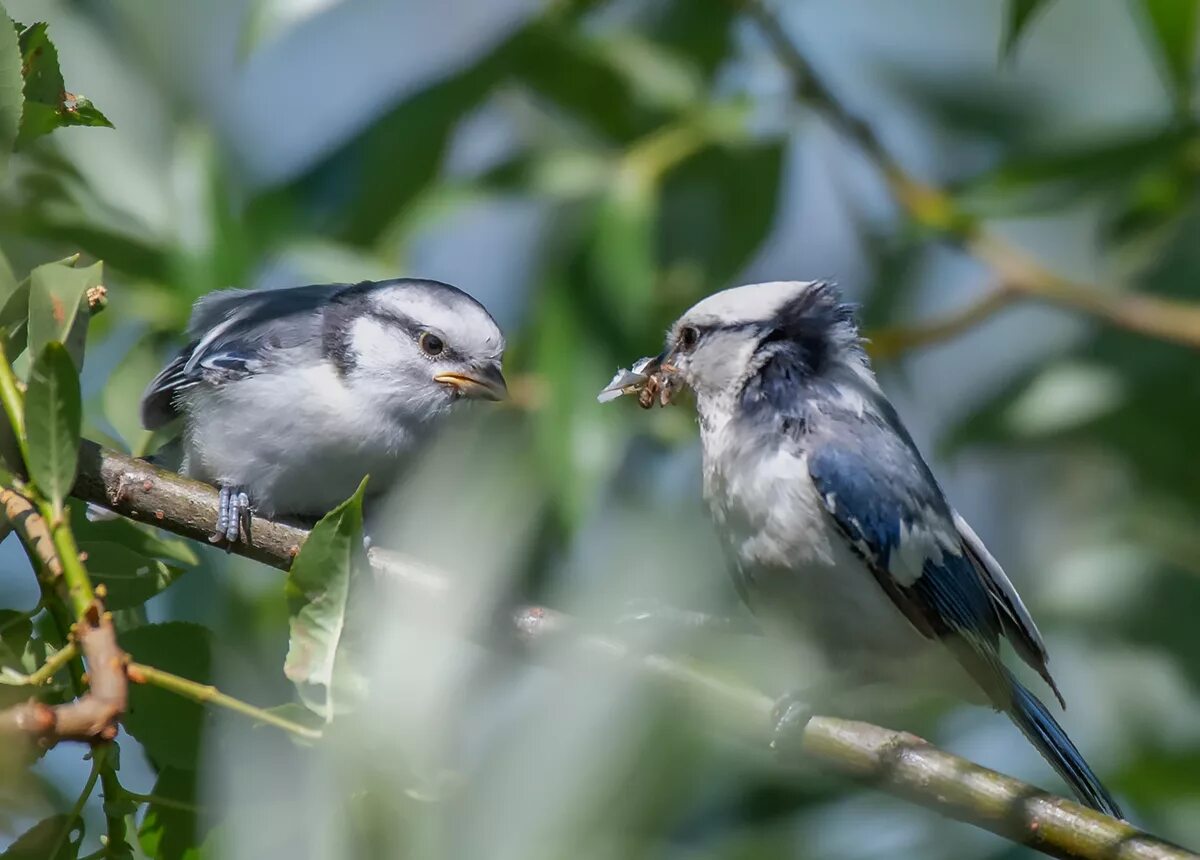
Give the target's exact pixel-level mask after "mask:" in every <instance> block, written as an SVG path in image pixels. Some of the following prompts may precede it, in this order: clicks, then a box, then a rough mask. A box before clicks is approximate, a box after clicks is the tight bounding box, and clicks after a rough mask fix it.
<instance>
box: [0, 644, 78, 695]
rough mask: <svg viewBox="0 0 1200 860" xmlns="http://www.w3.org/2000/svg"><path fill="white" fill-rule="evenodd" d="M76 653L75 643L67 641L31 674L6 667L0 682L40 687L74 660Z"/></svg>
mask: <svg viewBox="0 0 1200 860" xmlns="http://www.w3.org/2000/svg"><path fill="white" fill-rule="evenodd" d="M78 655H79V650H78V648H76V646H75V643H74V642H68V643H67V644H66V645H64V646H63V647H61V648H59V649H58V650H57V651H55V652H54V653H53V654H51V655H50V658H49V659H48V660H46V662H45V663H43V664H42V665H41V666H39V667H38V668H37V671H35V672H33V673H32V674H29V675H21V674H19V673H17V672H13V671H11V670H8V669H6V670H5V672H6V673H7V674H5V675H3V677H0V684H8V685H11V686H14V687H40V686H41V685H42V684H48V683H49V682H50V680H51V679H52V678H53V677H54V676H55V675H57V674H58V671H59V670H60V669H62V668H63V667H64V666H66V665H67V664H68V663H70V662H71V661H72V660H74V659H75V658H76V657H77V656H78Z"/></svg>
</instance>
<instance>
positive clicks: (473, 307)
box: [142, 279, 506, 541]
mask: <svg viewBox="0 0 1200 860" xmlns="http://www.w3.org/2000/svg"><path fill="white" fill-rule="evenodd" d="M188 332H189V334H190V335H191V337H192V341H191V342H190V343H189V344H188V345H187V346H185V347H184V348H183V349H182V350H181V351H180V352H179V354H178V355H177V356H176V357H175V358H174V359H173V360H172V361H171V362H170V363H169V364H168V365H167V366H166V367H165V368H163V370H162V371H161V372H160V373H159V374H158V376H156V377H155V378H154V380H153V381H152V382H151V383H150V385H149V387H148V388H147V389H146V393H145V394H144V395H143V396H142V423H143V424H144V425H145V427H146V428H147V429H150V430H153V429H156V428H159V427H162V426H164V425H166V424H168V423H170V422H171V421H173V420H175V419H176V418H178V417H180V416H182V417H183V419H184V422H183V448H184V460H183V468H182V471H183V473H184V474H185V475H189V476H191V477H194V478H198V479H200V480H203V481H208V482H210V483H214V484H216V485H218V486H219V487H220V489H221V494H220V512H219V514H218V518H217V524H216V534H214V536H213V537H214V539H221V538H224V539H226V540H228V541H236V540H238V539H239V537H241V538H243V539H245V534H244V530H243V523H244V521H245V520H246V519H247V517H248V514H249V511H250V509H251V508H253V509H254V510H256V511H259V512H260V513H262V514H263V515H265V516H274V515H288V516H295V517H302V518H314V517H319V516H321V515H323V514H324V513H325V512H327V511H329V510H330V509H331V508H333V507H334V506H335V505H337V504H338V503H340V502H342V501H344V500H345V499H346V498H348V497H349V496H350V494H351V493H353V492H354V490H355V488H356V487H357V486H358V484H359V482H360V481H361V480H362V478H363V476H364V475H367V474H370V475H371V476H372V485H373V489H375V488H378V489H382V488H384V487H386V486H387V484H388V483H389V482H390V481H391V480H392V479H393V478H394V477H395V475H396V473H397V472H398V470H399V469H400V467H401V466H402V464H403V462H404V460H405V458H406V455H408V454H410V453H411V452H412V450H413V448H414V447H415V446H416V444H417V443H418V442H419V441H420V440H421V439H422V437H424V436H425V435H427V434H428V433H429V432H431V431H432V430H433V428H434V427H435V426H436V424H437V421H438V419H440V418H441V417H442V416H444V415H445V414H446V413H447V412H448V411H449V410H450V408H451V407H452V406H453V405H454V404H455V403H456V402H458V401H459V400H460V399H462V398H471V399H483V400H500V399H503V398H504V397H505V395H506V388H505V383H504V376H503V374H502V373H501V370H500V363H501V359H502V357H503V354H504V336H503V335H502V334H501V332H500V329H499V327H498V326H497V325H496V321H495V320H494V319H492V316H491V314H489V313H488V312H487V310H486V309H485V308H484V307H483V305H481V304H480V303H479V302H477V301H476V300H475V299H473V298H471V296H469V295H467V294H466V293H464V292H463V291H462V290H459V289H458V288H456V287H452V286H450V285H449V284H443V283H440V282H438V281H426V280H410V279H396V280H390V281H379V282H372V281H366V282H363V283H359V284H319V285H314V286H307V287H293V288H290V289H281V290H265V291H248V290H224V291H221V292H216V293H212V294H210V295H207V296H204V297H203V298H201V299H200V300H199V301H198V302H196V306H195V308H194V309H193V312H192V318H191V322H190V324H189V326H188Z"/></svg>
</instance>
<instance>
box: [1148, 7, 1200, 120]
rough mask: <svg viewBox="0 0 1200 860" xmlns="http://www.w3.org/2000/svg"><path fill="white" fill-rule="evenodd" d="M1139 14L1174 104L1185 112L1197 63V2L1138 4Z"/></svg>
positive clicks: (1198, 18) (1199, 17) (1198, 19)
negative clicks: (1174, 100)
mask: <svg viewBox="0 0 1200 860" xmlns="http://www.w3.org/2000/svg"><path fill="white" fill-rule="evenodd" d="M1140 5H1141V9H1142V14H1143V16H1144V18H1145V20H1146V23H1147V24H1148V25H1149V29H1150V36H1151V37H1152V39H1153V41H1154V47H1155V49H1156V51H1157V53H1158V55H1159V58H1160V61H1161V63H1162V67H1163V70H1164V72H1165V74H1164V77H1165V78H1166V80H1167V82H1168V84H1170V86H1171V88H1172V90H1173V92H1174V94H1175V98H1176V101H1177V102H1178V104H1179V105H1180V106H1181V108H1186V107H1187V105H1188V104H1189V101H1190V99H1191V92H1192V78H1193V69H1194V68H1195V60H1196V25H1197V22H1198V21H1200V16H1198V14H1197V12H1198V10H1200V0H1141V2H1140Z"/></svg>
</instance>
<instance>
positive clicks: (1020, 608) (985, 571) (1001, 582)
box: [953, 511, 1065, 707]
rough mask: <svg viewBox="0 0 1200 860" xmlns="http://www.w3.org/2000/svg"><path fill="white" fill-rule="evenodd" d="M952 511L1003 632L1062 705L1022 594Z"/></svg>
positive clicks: (976, 536) (1047, 658)
mask: <svg viewBox="0 0 1200 860" xmlns="http://www.w3.org/2000/svg"><path fill="white" fill-rule="evenodd" d="M953 515H954V526H955V528H957V529H958V533H959V535H960V536H961V537H962V542H963V546H964V547H965V548H966V550H967V555H968V556H969V557H970V559H971V561H972V562H973V563H974V564H975V567H976V568H977V569H978V570H979V572H980V574H981V575H982V576H983V579H984V584H985V585H986V586H987V589H988V592H989V593H990V594H991V597H992V602H993V603H994V604H995V605H996V607H997V609H998V610H999V612H1000V622H1001V624H1002V625H1003V626H1004V634H1005V636H1006V637H1007V638H1008V641H1009V642H1011V643H1012V646H1013V649H1014V650H1016V652H1017V654H1018V655H1019V656H1020V657H1021V659H1022V660H1024V661H1025V662H1026V663H1027V664H1028V665H1029V666H1030V667H1031V668H1033V669H1035V670H1037V672H1038V674H1040V675H1041V676H1042V678H1044V679H1045V681H1046V683H1047V684H1049V685H1050V688H1051V689H1052V690H1054V695H1055V696H1057V697H1058V700H1059V702H1060V703H1063V705H1064V707H1065V702H1064V701H1063V695H1062V693H1061V692H1059V689H1058V685H1057V684H1055V683H1054V679H1053V678H1052V677H1051V675H1050V672H1049V670H1048V669H1047V666H1046V664H1047V663H1048V662H1049V659H1050V657H1049V654H1047V652H1046V643H1045V642H1044V641H1043V640H1042V634H1041V633H1040V632H1039V631H1038V629H1037V625H1036V624H1034V622H1033V617H1032V616H1030V614H1029V610H1028V609H1026V608H1025V603H1024V601H1022V600H1021V595H1019V594H1017V589H1016V588H1014V587H1013V584H1012V582H1011V581H1010V580H1009V578H1008V576H1007V574H1005V573H1004V568H1002V567H1001V566H1000V562H998V561H996V559H995V558H993V557H992V554H991V553H990V552H988V549H987V547H986V546H984V545H983V541H982V540H980V539H979V536H978V535H977V534H975V530H974V529H972V528H971V526H970V524H969V523H968V522H967V521H966V520H964V519H963V518H962V516H961V515H959V513H958V512H957V511H954V512H953Z"/></svg>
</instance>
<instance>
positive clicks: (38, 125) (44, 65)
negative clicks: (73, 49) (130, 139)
mask: <svg viewBox="0 0 1200 860" xmlns="http://www.w3.org/2000/svg"><path fill="white" fill-rule="evenodd" d="M19 45H20V50H21V63H22V68H23V70H24V72H25V87H24V94H25V105H24V110H23V112H22V114H21V128H20V134H19V135H18V138H17V147H18V148H20V147H24V146H27V145H28V144H29V143H30V142H31V141H33V140H35V139H37V138H39V137H41V136H42V135H44V134H49V133H50V132H51V131H54V129H56V128H63V127H65V126H71V125H90V126H104V127H107V128H112V123H111V122H109V121H108V118H107V117H106V116H104V114H103V113H101V112H100V111H99V110H98V109H97V108H96V107H95V106H94V105H93V104H92V103H91V102H90V101H88V100H87V99H86V98H85V97H83V96H81V95H77V94H74V93H69V92H67V88H66V84H64V83H63V76H62V71H61V70H60V68H59V65H58V49H56V48H55V47H54V43H53V42H52V41H50V37H49V34H48V32H47V26H46V23H45V22H44V21H39V22H37V23H36V24H32V25H30V26H28V27H26V28H25V29H24V30H22V31H21V34H20V37H19Z"/></svg>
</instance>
